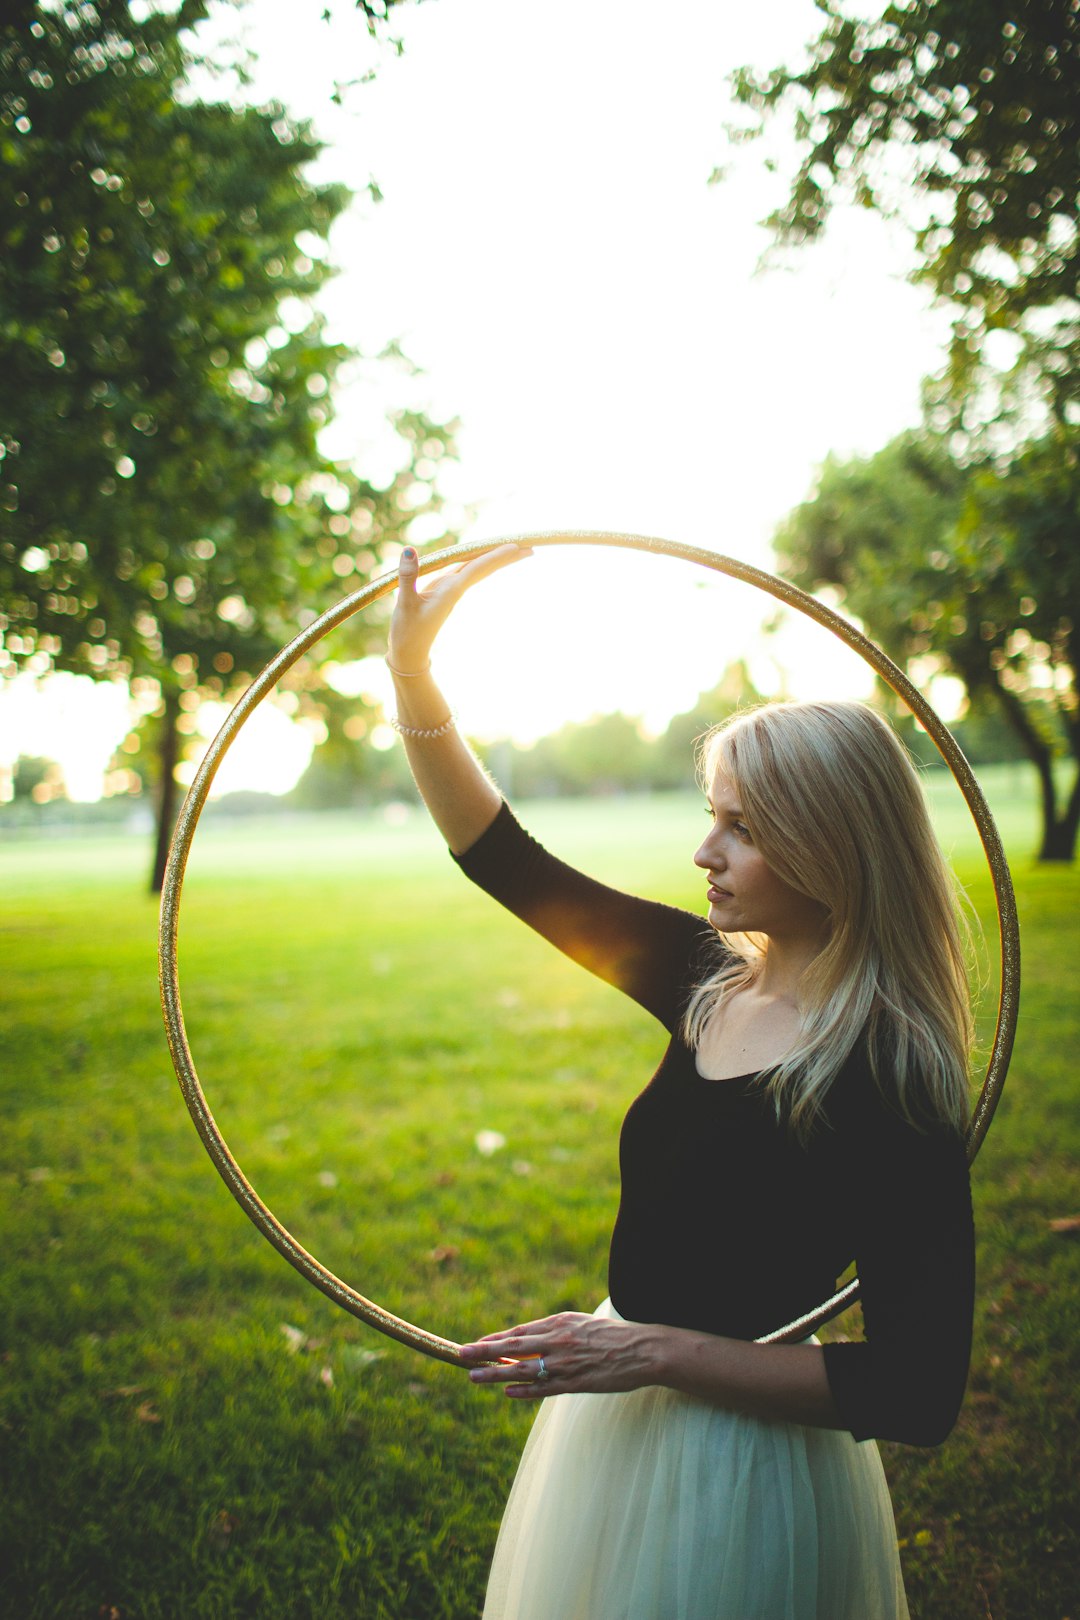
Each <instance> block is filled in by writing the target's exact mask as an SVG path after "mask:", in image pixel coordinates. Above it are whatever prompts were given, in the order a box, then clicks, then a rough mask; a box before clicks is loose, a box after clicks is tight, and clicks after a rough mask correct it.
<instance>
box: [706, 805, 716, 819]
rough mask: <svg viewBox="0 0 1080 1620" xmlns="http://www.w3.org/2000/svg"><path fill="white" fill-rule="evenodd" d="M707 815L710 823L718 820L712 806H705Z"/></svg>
mask: <svg viewBox="0 0 1080 1620" xmlns="http://www.w3.org/2000/svg"><path fill="white" fill-rule="evenodd" d="M705 814H706V815H707V816H708V818H709V820H710V821H715V820H716V811H715V810H714V809H713V807H712V805H711V804H707V805H706V806H705Z"/></svg>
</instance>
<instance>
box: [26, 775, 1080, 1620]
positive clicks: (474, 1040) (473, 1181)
mask: <svg viewBox="0 0 1080 1620" xmlns="http://www.w3.org/2000/svg"><path fill="white" fill-rule="evenodd" d="M987 783H988V788H989V791H990V794H991V798H992V802H993V803H994V806H995V810H996V812H997V813H998V815H999V820H1000V824H1001V827H1002V830H1003V834H1004V836H1005V839H1006V842H1007V845H1008V847H1009V849H1010V853H1011V854H1012V856H1013V859H1014V876H1015V879H1016V883H1017V889H1018V893H1019V899H1020V906H1021V919H1022V926H1023V930H1024V947H1025V978H1024V1010H1023V1017H1022V1021H1021V1029H1020V1036H1019V1040H1018V1043H1017V1050H1016V1056H1015V1060H1014V1064H1013V1069H1012V1072H1011V1075H1010V1080H1009V1084H1008V1087H1007V1089H1006V1093H1005V1097H1004V1100H1003V1102H1002V1105H1001V1108H1000V1111H999V1115H998V1120H997V1122H996V1123H995V1125H994V1127H993V1129H992V1131H991V1133H990V1137H989V1138H988V1141H987V1145H986V1147H985V1148H984V1150H983V1152H982V1154H981V1155H980V1158H979V1160H978V1163H977V1166H976V1174H975V1183H976V1202H977V1216H978V1220H979V1235H980V1255H979V1265H980V1271H979V1303H978V1322H977V1342H976V1351H975V1359H974V1364H973V1369H972V1376H971V1383H970V1389H969V1396H968V1400H967V1404H966V1407H965V1411H964V1414H963V1416H962V1419H961V1422H960V1424H959V1426H958V1429H957V1431H956V1433H955V1434H954V1436H953V1437H952V1439H951V1440H950V1441H949V1443H948V1444H947V1445H946V1446H945V1447H944V1448H942V1449H940V1450H936V1451H916V1450H909V1449H905V1448H902V1447H897V1446H885V1447H883V1448H882V1450H883V1455H884V1458H885V1462H886V1468H887V1471H888V1473H889V1477H890V1480H891V1483H892V1486H893V1491H894V1500H895V1505H896V1512H897V1521H898V1531H899V1535H900V1538H901V1542H902V1547H903V1552H902V1557H903V1559H904V1565H905V1573H906V1578H907V1582H908V1588H909V1595H910V1599H911V1604H912V1612H913V1614H914V1615H915V1616H916V1617H917V1620H988V1617H989V1620H1066V1617H1071V1620H1077V1617H1080V1599H1078V1598H1077V1595H1076V1594H1077V1590H1078V1578H1077V1571H1078V1569H1080V1480H1078V1477H1077V1470H1076V1465H1075V1459H1076V1455H1077V1446H1078V1441H1080V1412H1078V1394H1077V1383H1078V1380H1077V1370H1078V1367H1080V1238H1078V1237H1077V1236H1076V1235H1071V1236H1070V1235H1068V1234H1064V1233H1059V1232H1056V1231H1054V1230H1053V1229H1052V1227H1051V1225H1050V1222H1051V1221H1052V1220H1053V1219H1055V1218H1056V1217H1063V1216H1071V1215H1080V1193H1078V1191H1077V1187H1076V1182H1075V1167H1076V1161H1077V1147H1078V1139H1080V1119H1078V1108H1077V1078H1076V1054H1077V1052H1078V1051H1080V998H1078V997H1077V993H1076V992H1077V973H1076V963H1077V960H1078V949H1077V947H1078V943H1080V940H1078V935H1080V908H1078V904H1077V901H1078V898H1080V878H1078V875H1077V873H1076V872H1075V871H1073V870H1062V869H1060V868H1044V869H1041V870H1040V869H1038V868H1036V867H1035V866H1034V865H1033V864H1032V862H1031V860H1030V857H1029V853H1028V852H1029V850H1030V849H1031V847H1032V845H1033V843H1034V836H1035V831H1034V816H1033V812H1032V810H1031V808H1030V805H1029V803H1028V802H1027V798H1026V796H1025V789H1026V780H1025V778H1024V777H1023V776H1022V775H1015V776H1014V775H1012V774H1010V773H1007V772H1006V773H1001V772H999V773H996V774H995V773H993V772H989V773H987ZM934 795H935V799H936V801H937V804H938V813H939V818H940V825H941V828H942V833H943V837H944V838H945V841H946V843H947V844H949V846H950V847H951V848H952V850H953V852H954V857H955V860H956V862H957V865H958V868H959V870H960V871H961V873H962V875H963V878H964V881H965V883H966V884H967V886H968V889H969V892H970V894H971V898H972V901H973V904H974V906H975V908H976V910H977V911H978V912H979V913H980V915H982V916H983V917H984V918H986V916H987V915H988V914H990V915H992V905H991V901H990V897H989V887H988V883H987V881H986V879H985V876H984V872H983V870H982V868H981V865H980V862H979V859H978V852H977V849H976V847H975V846H974V844H973V834H972V833H971V830H970V823H969V822H968V820H967V818H966V814H965V812H964V811H963V807H962V806H961V805H959V804H958V802H957V796H956V794H955V792H954V790H952V789H951V787H950V786H949V785H948V784H941V783H939V784H938V785H937V786H936V787H935V788H934ZM527 819H528V820H529V822H530V825H532V826H533V828H534V829H535V830H536V831H537V832H538V834H539V835H540V836H542V837H544V838H545V839H546V840H547V841H548V842H549V843H550V844H551V845H552V846H553V847H555V848H556V849H558V850H559V852H560V853H563V854H566V855H567V856H568V857H569V858H571V859H575V860H578V861H580V862H581V863H583V864H585V865H587V866H588V867H589V868H590V869H591V870H593V871H595V872H596V873H597V874H598V875H600V876H604V877H607V878H609V879H610V880H612V881H616V882H619V883H621V884H623V885H624V886H627V887H632V888H635V889H637V890H638V891H639V892H643V893H651V894H655V895H657V896H659V897H662V898H666V899H670V900H673V901H675V902H678V903H684V904H687V905H691V906H694V907H695V908H698V909H700V906H701V903H702V897H701V892H700V891H701V885H700V879H699V878H698V876H697V874H696V873H695V872H694V871H693V869H692V867H691V866H690V863H689V854H690V852H691V851H692V850H693V848H694V847H695V845H696V843H697V841H698V840H699V838H700V836H701V833H702V831H703V829H704V826H705V822H704V818H703V817H702V815H701V810H700V801H696V800H691V799H689V798H680V797H672V798H662V799H654V800H626V801H622V802H618V803H589V804H566V803H552V804H544V805H537V806H535V807H529V808H528V810H527ZM147 857H148V851H147V849H146V847H145V844H144V842H143V840H141V839H139V840H125V839H124V838H122V837H119V836H116V835H109V836H100V837H96V838H91V837H83V838H80V839H78V840H50V841H40V842H29V841H28V842H14V841H7V842H0V893H2V894H3V916H2V926H0V950H2V953H3V960H2V970H0V997H2V1013H3V1025H2V1042H3V1047H2V1050H3V1066H2V1079H0V1107H2V1122H3V1126H2V1133H0V1207H2V1211H3V1214H2V1219H3V1232H4V1245H3V1253H2V1258H0V1265H2V1272H3V1275H2V1290H3V1294H2V1297H3V1302H4V1303H3V1312H2V1328H0V1332H2V1355H3V1379H2V1393H0V1403H2V1405H0V1425H2V1427H0V1467H2V1470H3V1475H4V1504H5V1506H4V1512H3V1518H2V1528H0V1538H2V1540H0V1572H2V1573H0V1613H2V1614H3V1615H4V1616H12V1617H15V1616H18V1617H19V1620H82V1617H86V1620H94V1617H106V1620H110V1617H111V1620H180V1617H183V1620H188V1617H192V1620H211V1617H226V1616H228V1617H232V1616H257V1617H264V1616H265V1617H276V1616H288V1617H290V1620H303V1617H307V1616H312V1617H315V1616H318V1617H319V1620H337V1617H339V1616H340V1617H345V1616H348V1617H350V1620H369V1617H370V1620H376V1617H382V1620H429V1617H448V1620H449V1617H453V1620H466V1617H470V1616H475V1615H476V1614H477V1613H478V1612H479V1604H480V1599H481V1594H482V1591H483V1583H484V1577H485V1572H486V1565H487V1560H488V1558H489V1556H490V1551H491V1546H492V1542H493V1538H494V1533H495V1529H496V1526H497V1523H498V1517H499V1513H500V1511H501V1506H502V1501H503V1498H504V1494H505V1491H506V1488H507V1485H508V1482H509V1480H510V1477H511V1475H512V1472H513V1468H514V1465H515V1461H516V1457H517V1453H518V1451H519V1449H520V1446H521V1443H522V1440H523V1438H524V1434H525V1431H526V1427H527V1424H528V1422H529V1415H528V1414H527V1413H526V1412H523V1411H522V1410H521V1409H519V1408H518V1407H516V1406H515V1405H513V1404H512V1403H509V1402H506V1401H502V1400H500V1399H499V1398H498V1397H496V1396H493V1395H492V1394H491V1393H490V1392H483V1393H482V1392H479V1391H477V1390H475V1389H473V1388H472V1387H471V1386H469V1385H468V1384H467V1383H466V1382H465V1381H464V1379H463V1378H462V1376H461V1375H460V1374H459V1373H457V1372H456V1371H455V1369H452V1368H449V1367H445V1366H442V1365H440V1364H438V1363H434V1362H429V1361H426V1360H424V1359H423V1358H421V1357H418V1356H416V1355H415V1354H413V1353H411V1352H408V1351H405V1350H403V1349H401V1348H399V1347H398V1346H396V1345H394V1344H392V1343H391V1342H390V1341H387V1340H383V1339H381V1338H379V1337H378V1336H377V1335H375V1334H374V1333H372V1332H371V1331H370V1330H368V1329H366V1328H363V1327H362V1326H360V1324H358V1323H356V1322H355V1321H353V1320H352V1319H351V1318H349V1317H347V1316H346V1315H344V1314H343V1313H341V1312H339V1311H337V1310H335V1308H334V1307H332V1306H331V1305H330V1304H329V1303H328V1302H327V1301H325V1300H324V1299H323V1298H322V1297H321V1296H320V1295H319V1294H318V1293H317V1292H316V1291H315V1290H314V1289H312V1288H311V1287H309V1286H308V1285H307V1284H306V1283H304V1282H303V1281H302V1280H301V1279H300V1278H299V1277H298V1276H297V1275H296V1274H295V1273H294V1272H293V1271H292V1270H291V1269H290V1268H289V1267H288V1266H287V1265H286V1264H285V1262H284V1261H282V1260H281V1259H280V1258H279V1257H278V1256H277V1255H276V1254H275V1253H274V1252H273V1251H272V1250H271V1248H270V1247H269V1245H268V1244H266V1243H265V1241H264V1240H263V1239H262V1238H261V1237H260V1236H259V1235H258V1234H257V1233H256V1232H255V1230H254V1228H252V1227H251V1226H250V1225H249V1223H248V1222H247V1220H246V1218H245V1217H244V1216H243V1214H242V1213H241V1212H240V1210H239V1209H238V1208H237V1206H236V1205H235V1204H234V1203H233V1201H232V1199H231V1198H230V1197H229V1196H228V1194H227V1192H226V1191H225V1189H224V1187H223V1185H222V1183H221V1182H220V1180H219V1179H218V1177H217V1176H216V1174H215V1173H214V1171H213V1169H212V1167H211V1165H210V1163H209V1161H208V1159H207V1158H206V1156H205V1154H204V1153H203V1150H202V1148H201V1146H200V1144H199V1142H198V1139H197V1137H196V1134H195V1131H194V1129H193V1127H192V1125H191V1122H190V1121H189V1119H188V1116H187V1114H186V1111H185V1109H184V1107H183V1103H182V1099H181V1097H180V1093H179V1090H178V1088H177V1085H176V1081H175V1079H174V1077H173V1075H172V1071H171V1067H170V1064H169V1058H168V1052H167V1048H166V1045H165V1040H164V1036H163V1033H162V1029H161V1023H160V1015H159V1011H158V1004H157V988H156V978H155V959H154V958H155V935H156V911H155V908H154V907H153V905H152V904H151V902H149V901H148V900H147V898H146V897H145V896H144V894H143V892H142V885H143V882H144V871H145V866H146V862H147ZM990 962H991V970H990V971H989V975H988V976H989V978H990V980H991V981H992V980H993V971H992V967H993V952H992V951H991V952H990ZM181 972H182V983H183V990H184V999H185V1007H186V1010H187V1017H188V1025H189V1034H190V1037H191V1043H192V1049H193V1052H194V1055H195V1060H196V1063H197V1065H198V1067H199V1071H200V1074H201V1076H202V1079H203V1083H204V1085H205V1088H206V1091H207V1095H208V1098H209V1101H210V1104H211V1107H212V1108H213V1109H214V1111H215V1114H216V1116H217V1118H218V1121H219V1124H220V1125H221V1127H222V1129H223V1131H224V1133H225V1136H226V1138H227V1139H228V1141H229V1143H230V1145H231V1146H232V1148H233V1150H234V1152H235V1153H236V1155H237V1157H238V1158H239V1160H240V1162H241V1164H242V1165H243V1167H244V1169H245V1170H246V1172H247V1173H248V1175H249V1176H250V1177H251V1179H252V1180H253V1181H254V1183H255V1185H256V1187H257V1188H258V1189H259V1191H260V1192H261V1194H262V1195H263V1197H264V1198H266V1200H267V1201H268V1202H269V1203H270V1205H271V1207H272V1208H273V1209H274V1210H275V1211H276V1213H277V1214H278V1215H279V1217H280V1218H281V1219H282V1220H283V1221H284V1222H285V1224H286V1225H287V1226H289V1228H290V1229H291V1230H292V1231H293V1232H294V1233H295V1234H296V1236H297V1237H298V1238H299V1239H300V1240H301V1241H302V1242H303V1243H304V1244H305V1245H306V1246H307V1247H308V1248H310V1249H312V1250H313V1251H314V1252H315V1253H316V1254H317V1255H318V1256H319V1258H320V1259H321V1260H322V1261H323V1262H324V1263H325V1264H327V1265H328V1266H330V1267H331V1269H333V1270H335V1271H337V1272H338V1273H339V1274H340V1275H342V1276H343V1277H345V1278H346V1279H347V1280H348V1281H350V1282H351V1283H353V1285H354V1286H356V1287H357V1288H359V1289H360V1290H361V1292H364V1293H367V1294H368V1295H369V1296H371V1297H373V1298H375V1299H377V1300H378V1301H379V1302H380V1303H382V1304H384V1305H386V1306H388V1307H389V1308H390V1309H392V1310H394V1311H395V1312H397V1313H398V1314H400V1315H402V1316H405V1317H406V1318H408V1319H410V1320H413V1321H417V1322H419V1323H421V1324H422V1325H423V1326H425V1327H430V1328H432V1329H435V1330H436V1331H439V1332H442V1333H445V1334H447V1335H449V1336H451V1337H454V1338H464V1337H467V1336H471V1335H473V1334H476V1333H478V1332H481V1331H484V1330H487V1329H489V1328H493V1327H496V1326H499V1325H502V1324H503V1323H504V1322H506V1321H508V1320H514V1319H517V1318H519V1317H521V1316H522V1315H524V1314H526V1313H534V1312H541V1311H547V1310H552V1309H556V1308H561V1307H568V1306H569V1307H576V1308H590V1309H591V1307H592V1306H593V1304H594V1303H595V1302H596V1300H597V1299H598V1297H600V1295H602V1293H603V1292H604V1269H605V1259H606V1249H607V1238H608V1233H609V1229H610V1225H611V1221H612V1217H613V1215H614V1211H615V1206H616V1201H617V1175H616V1142H617V1133H618V1127H619V1121H620V1119H621V1117H622V1113H623V1111H624V1109H625V1107H626V1105H627V1103H628V1101H629V1100H630V1098H631V1097H632V1096H633V1094H634V1093H635V1091H636V1090H637V1089H639V1088H640V1085H641V1084H642V1083H643V1081H644V1079H645V1078H646V1077H647V1075H648V1074H649V1073H650V1072H651V1068H652V1066H653V1065H654V1063H655V1061H656V1058H657V1056H658V1053H659V1050H660V1046H659V1041H658V1034H659V1032H658V1030H657V1029H656V1026H654V1025H652V1024H651V1023H650V1021H649V1020H648V1019H647V1018H646V1017H645V1015H643V1014H641V1013H640V1012H638V1011H637V1010H636V1009H634V1008H633V1007H631V1006H629V1005H624V1004H623V1003H622V1001H621V1000H620V998H619V997H617V996H616V995H614V994H613V993H612V992H611V991H609V990H607V989H605V988H604V987H603V986H600V985H597V984H594V983H593V982H592V981H591V980H590V979H589V978H588V976H587V975H585V974H583V973H581V972H580V971H579V970H576V969H574V968H572V967H570V966H569V965H567V964H565V963H564V962H562V961H561V960H560V959H558V958H557V957H556V956H554V954H553V953H551V952H549V951H548V950H547V948H545V947H544V946H543V945H541V944H540V943H539V942H537V941H535V940H534V939H532V938H531V937H530V936H529V935H528V934H527V932H526V931H525V930H524V929H522V928H521V927H520V926H519V925H517V924H515V923H514V922H513V921H512V920H510V919H506V918H504V917H503V916H502V915H501V914H499V913H497V911H496V910H495V908H493V907H492V906H491V903H490V902H489V901H487V900H486V899H485V897H483V896H482V895H479V894H478V893H476V892H475V891H473V890H472V889H471V887H470V886H469V885H467V884H466V883H465V882H464V880H463V879H461V877H460V876H459V874H458V873H457V872H456V871H455V869H454V868H453V866H452V864H451V863H450V861H449V860H448V858H447V856H446V855H445V853H444V851H443V850H442V849H441V847H440V846H439V844H438V842H437V840H436V839H435V837H434V835H433V834H432V833H431V832H430V830H429V829H428V827H427V824H426V822H425V821H424V820H423V819H422V818H421V817H420V816H419V815H418V814H416V813H411V814H408V813H405V812H401V813H400V815H399V816H398V817H396V818H394V819H391V820H388V819H386V817H384V816H379V815H375V814H372V815H370V816H365V817H324V818H319V819H316V818H307V819H299V818H298V819H296V820H295V821H291V822H288V823H280V822H277V823H271V822H267V823H264V824H261V825H257V824H231V825H228V826H226V825H224V824H218V825H216V826H215V825H212V824H210V825H208V826H207V827H206V828H205V829H204V832H201V833H200V835H199V839H198V841H197V846H196V850H195V853H194V856H193V859H192V865H191V871H190V876H189V880H188V886H187V890H186V895H185V902H184V913H183V923H182V941H181ZM994 990H995V986H994V984H993V982H991V984H990V987H989V989H988V993H987V998H986V999H987V1005H988V1007H990V1009H991V1011H992V1003H993V1001H994ZM986 1021H987V1015H984V1027H985V1026H986ZM485 1132H489V1133H497V1137H498V1138H502V1139H503V1141H504V1145H502V1146H498V1147H496V1148H495V1150H494V1151H491V1152H488V1153H484V1152H482V1151H480V1149H479V1148H478V1146H477V1138H478V1136H479V1137H480V1140H481V1142H482V1143H484V1144H485V1145H487V1146H489V1147H490V1145H491V1142H490V1141H489V1140H488V1139H486V1138H485V1137H484V1136H483V1135H482V1134H481V1133H485ZM848 1326H849V1329H850V1324H848ZM926 1330H927V1332H931V1333H932V1332H933V1330H934V1324H933V1322H932V1321H928V1322H927V1324H926ZM552 1620H558V1617H556V1616H553V1617H552ZM657 1620H662V1617H657Z"/></svg>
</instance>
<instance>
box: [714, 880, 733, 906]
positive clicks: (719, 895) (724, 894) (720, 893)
mask: <svg viewBox="0 0 1080 1620" xmlns="http://www.w3.org/2000/svg"><path fill="white" fill-rule="evenodd" d="M709 899H710V900H712V901H713V902H714V903H715V902H716V901H717V900H730V899H731V890H730V889H718V888H717V887H716V884H715V883H710V884H709Z"/></svg>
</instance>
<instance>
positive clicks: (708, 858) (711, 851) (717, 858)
mask: <svg viewBox="0 0 1080 1620" xmlns="http://www.w3.org/2000/svg"><path fill="white" fill-rule="evenodd" d="M694 865H695V866H700V867H701V870H702V871H703V872H720V871H722V870H723V868H724V856H723V851H722V850H721V849H720V848H719V847H718V846H717V845H715V844H714V842H713V837H712V834H711V833H710V834H709V837H708V838H706V840H705V842H704V843H703V844H702V845H701V847H700V849H699V850H698V852H697V854H696V855H695V856H694Z"/></svg>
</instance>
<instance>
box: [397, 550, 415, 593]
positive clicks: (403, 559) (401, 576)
mask: <svg viewBox="0 0 1080 1620" xmlns="http://www.w3.org/2000/svg"><path fill="white" fill-rule="evenodd" d="M397 573H398V590H399V591H406V592H414V591H415V590H416V581H417V579H418V578H419V575H420V558H419V557H418V556H417V555H416V552H415V551H414V550H413V548H412V546H406V547H405V550H404V551H403V552H402V553H401V556H400V557H399V558H398V569H397Z"/></svg>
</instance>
